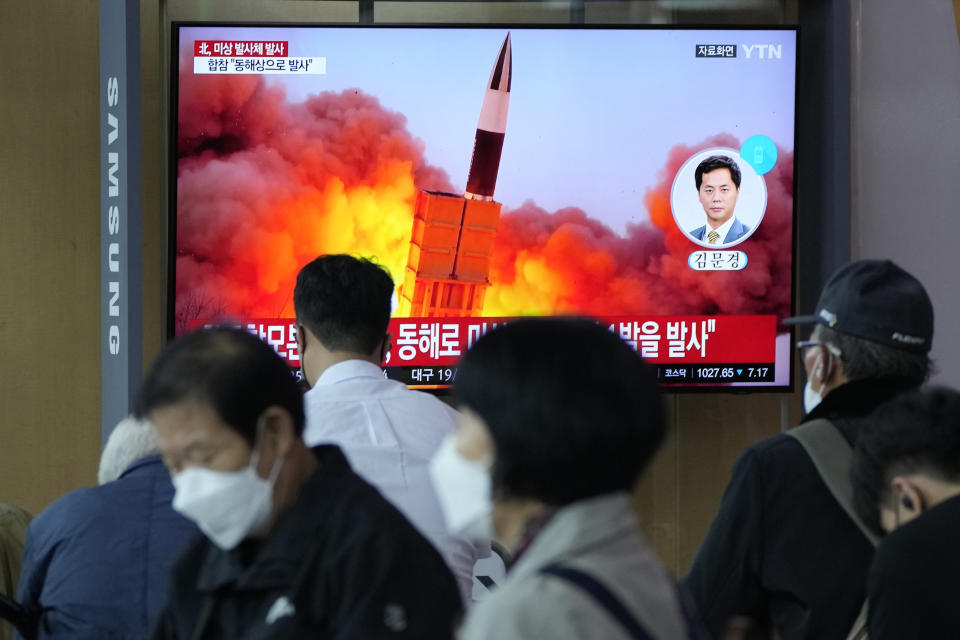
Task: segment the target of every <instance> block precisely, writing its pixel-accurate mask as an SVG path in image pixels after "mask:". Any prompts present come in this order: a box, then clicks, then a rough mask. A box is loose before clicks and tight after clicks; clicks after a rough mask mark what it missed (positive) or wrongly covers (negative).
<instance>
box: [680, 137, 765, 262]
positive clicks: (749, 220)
mask: <svg viewBox="0 0 960 640" xmlns="http://www.w3.org/2000/svg"><path fill="white" fill-rule="evenodd" d="M670 208H671V209H672V211H673V220H674V222H676V224H677V227H678V228H679V229H680V230H681V231H683V233H684V235H685V236H687V238H689V239H690V240H691V241H692V242H695V243H696V244H698V245H700V246H701V247H707V248H708V249H726V248H729V247H733V246H736V245H738V244H740V243H741V242H743V241H744V240H746V239H747V238H749V237H750V236H751V235H752V234H753V232H754V231H756V230H757V227H758V226H760V221H761V220H763V214H764V212H765V211H766V209H767V183H766V182H765V181H764V179H763V176H760V175H758V174H757V172H756V170H755V169H754V168H753V167H752V166H751V165H750V163H748V162H746V161H745V160H744V159H743V158H741V157H740V153H739V152H737V151H735V150H734V149H728V148H726V147H713V148H710V149H704V150H703V151H698V152H697V153H695V154H693V155H692V156H690V157H689V158H688V159H687V161H686V162H684V163H683V166H681V167H680V170H679V171H677V175H676V176H674V178H673V186H672V187H671V189H670Z"/></svg>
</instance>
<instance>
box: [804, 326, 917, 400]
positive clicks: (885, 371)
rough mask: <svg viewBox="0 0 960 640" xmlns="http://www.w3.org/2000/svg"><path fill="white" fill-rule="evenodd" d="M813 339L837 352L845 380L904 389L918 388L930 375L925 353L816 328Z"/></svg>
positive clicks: (825, 328)
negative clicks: (889, 383) (888, 382)
mask: <svg viewBox="0 0 960 640" xmlns="http://www.w3.org/2000/svg"><path fill="white" fill-rule="evenodd" d="M813 335H814V336H815V337H816V339H817V340H818V341H819V342H829V343H830V344H832V345H833V346H835V347H837V348H838V349H839V350H840V360H841V361H842V362H843V373H844V375H846V377H847V379H848V380H851V381H853V380H881V379H882V380H897V381H900V382H902V383H903V384H904V386H914V387H917V386H920V385H921V384H923V383H924V382H926V380H927V378H929V377H930V374H931V372H932V371H933V362H932V361H931V360H930V356H928V355H927V354H926V353H915V352H913V351H906V350H904V349H897V348H894V347H891V346H888V345H885V344H880V343H879V342H871V341H870V340H865V339H863V338H858V337H856V336H851V335H848V334H845V333H839V332H837V331H834V330H833V329H830V328H829V327H826V326H824V325H822V324H818V325H817V326H816V329H815V330H814V332H813Z"/></svg>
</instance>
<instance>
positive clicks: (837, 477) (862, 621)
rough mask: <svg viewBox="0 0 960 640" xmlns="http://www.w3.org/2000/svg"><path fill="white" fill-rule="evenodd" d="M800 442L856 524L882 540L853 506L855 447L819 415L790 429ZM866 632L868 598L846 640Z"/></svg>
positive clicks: (870, 537) (876, 541) (874, 539)
mask: <svg viewBox="0 0 960 640" xmlns="http://www.w3.org/2000/svg"><path fill="white" fill-rule="evenodd" d="M787 435H789V436H791V437H793V438H794V439H795V440H797V441H798V442H799V443H800V446H802V447H803V449H804V450H805V451H806V452H807V455H808V456H810V460H812V461H813V466H814V467H816V468H817V473H819V474H820V478H821V479H822V480H823V482H824V484H826V485H827V488H828V489H829V490H830V493H831V495H833V497H834V499H835V500H836V501H837V502H838V503H840V506H841V507H843V510H844V511H846V513H847V515H848V516H849V517H850V519H851V520H853V522H854V524H856V525H857V528H859V529H860V531H861V532H862V533H863V535H864V536H866V538H867V540H869V541H870V544H872V545H873V546H874V547H876V546H877V545H878V544H879V543H880V537H879V536H878V535H877V534H876V532H875V531H873V529H871V528H870V527H868V526H867V525H866V523H865V522H864V521H863V520H862V519H861V518H860V514H858V513H857V510H856V509H855V508H854V506H853V485H852V484H851V482H850V468H851V467H852V466H853V448H852V447H851V446H850V443H849V442H847V439H846V438H844V437H843V434H842V433H840V430H839V429H837V427H836V425H834V424H833V423H832V422H830V421H829V420H825V419H823V418H820V419H818V420H811V421H810V422H805V423H803V424H802V425H800V426H799V427H795V428H793V429H791V430H790V431H788V432H787ZM866 634H867V602H866V601H864V603H863V606H862V607H861V608H860V612H859V614H858V615H857V619H856V620H855V621H854V622H853V626H852V627H851V628H850V631H849V633H848V634H847V640H861V639H863V638H866Z"/></svg>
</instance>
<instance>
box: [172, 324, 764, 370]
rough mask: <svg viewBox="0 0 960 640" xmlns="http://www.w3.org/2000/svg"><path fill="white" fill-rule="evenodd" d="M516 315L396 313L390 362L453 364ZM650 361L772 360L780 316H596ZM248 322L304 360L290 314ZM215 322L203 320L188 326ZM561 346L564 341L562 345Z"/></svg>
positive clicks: (291, 357) (290, 357) (290, 356)
mask: <svg viewBox="0 0 960 640" xmlns="http://www.w3.org/2000/svg"><path fill="white" fill-rule="evenodd" d="M515 319H516V318H393V319H391V320H390V326H389V329H388V331H389V332H390V334H391V336H392V340H393V348H392V349H391V350H390V353H389V354H388V355H387V358H386V360H385V361H384V365H386V366H388V367H425V366H426V367H429V366H435V367H449V366H454V365H456V364H457V362H458V361H459V359H460V358H461V356H463V354H465V353H466V352H467V350H468V349H469V348H470V346H471V345H473V343H474V342H476V340H477V339H478V338H479V337H480V336H482V335H483V334H484V333H486V332H487V331H489V330H491V329H493V328H495V327H497V326H499V325H501V324H506V323H509V322H511V321H512V320H515ZM598 322H600V323H601V324H603V325H605V326H607V327H608V328H609V329H610V331H612V332H614V333H616V334H617V335H619V336H620V337H621V338H623V339H624V340H625V341H626V342H627V344H629V345H630V346H631V347H633V348H634V349H635V350H636V351H637V352H638V353H639V354H640V355H642V356H643V357H644V358H645V359H647V360H648V361H649V362H653V363H659V364H678V365H681V364H683V365H685V364H736V363H773V362H774V361H775V360H776V353H775V351H776V344H775V343H776V330H777V320H776V316H772V315H764V316H608V317H603V318H600V319H598ZM232 324H233V326H237V327H240V328H244V329H246V330H247V331H249V332H250V333H253V334H254V335H257V336H259V337H260V338H261V339H262V340H263V341H264V342H267V343H268V344H270V345H271V346H272V347H273V348H274V349H275V350H276V351H277V353H278V354H279V355H280V356H281V357H282V358H284V359H285V360H286V361H287V363H288V364H290V365H291V366H293V367H299V366H300V354H299V353H298V352H297V338H296V324H295V323H294V320H293V319H292V318H272V319H261V318H251V319H247V320H244V321H242V322H240V323H232ZM199 326H211V323H209V322H208V321H203V320H195V321H193V322H191V323H190V328H191V329H194V328H196V327H199ZM558 346H560V347H562V345H558Z"/></svg>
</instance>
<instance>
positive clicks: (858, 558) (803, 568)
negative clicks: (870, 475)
mask: <svg viewBox="0 0 960 640" xmlns="http://www.w3.org/2000/svg"><path fill="white" fill-rule="evenodd" d="M903 390H905V387H904V386H903V385H900V384H896V383H889V382H881V381H857V382H850V383H847V384H845V385H843V386H840V387H838V388H836V389H834V390H833V391H831V392H830V393H829V394H827V396H826V397H825V398H824V399H823V402H821V403H820V405H819V406H817V407H816V408H815V409H814V411H812V412H811V413H810V415H808V416H807V420H814V419H817V418H826V419H828V420H830V421H831V422H833V424H834V425H836V426H837V427H838V428H839V429H840V431H841V433H843V435H844V437H845V438H846V439H847V441H848V442H850V444H851V446H852V445H853V443H854V442H855V441H856V437H857V433H858V431H859V429H861V428H862V427H863V425H864V424H865V421H864V420H863V418H864V417H865V416H866V415H868V414H869V413H870V412H872V411H873V409H874V408H875V407H876V406H877V405H879V404H880V403H881V402H884V401H886V400H888V399H890V398H891V397H893V396H894V395H896V394H898V393H900V392H902V391H903ZM872 557H873V547H872V545H871V544H870V542H869V541H868V540H867V538H866V537H865V536H864V535H863V533H862V532H861V531H860V530H859V529H858V528H857V526H856V525H855V524H854V523H853V521H852V520H851V519H850V517H849V516H848V515H847V514H846V512H844V510H843V508H842V507H841V506H840V505H839V503H837V501H836V500H835V499H834V498H833V496H832V495H831V494H830V490H829V489H828V488H827V486H826V485H825V484H824V483H823V481H822V480H821V479H820V475H819V474H818V473H817V470H816V469H815V468H814V466H813V462H812V461H811V460H810V457H809V456H808V455H807V453H806V452H805V451H804V450H803V448H802V447H801V446H800V444H799V442H797V441H796V440H795V439H793V438H791V437H789V436H788V435H786V434H778V435H775V436H772V437H770V438H766V439H764V440H761V441H760V442H758V443H756V444H754V445H752V446H750V447H749V448H747V449H746V451H744V452H743V454H741V456H740V458H739V459H738V460H737V462H736V464H735V465H734V468H733V472H732V474H731V478H730V483H729V484H728V485H727V489H726V491H725V492H724V494H723V499H722V501H721V503H720V509H719V512H718V513H717V516H716V518H715V519H714V521H713V524H711V525H710V529H709V530H708V531H707V535H706V537H705V538H704V540H703V542H702V544H701V545H700V549H699V550H698V551H697V555H696V557H695V558H694V561H693V566H692V567H691V568H690V571H689V573H688V574H687V576H686V577H685V578H684V582H685V584H686V586H687V588H688V589H689V590H690V593H691V595H692V596H693V599H694V601H695V602H696V603H697V606H698V608H699V610H700V614H701V615H702V616H703V619H704V622H705V623H706V624H707V627H708V628H709V629H710V630H711V631H712V632H713V633H714V634H716V635H719V633H720V631H721V630H722V629H723V627H724V624H725V623H726V621H727V620H728V619H729V618H730V617H732V616H735V615H747V616H750V617H752V618H754V619H755V620H758V621H760V622H761V623H764V622H766V623H772V624H773V625H775V626H776V627H777V628H778V629H779V631H780V634H781V636H782V637H783V639H784V640H795V639H799V638H811V639H813V638H815V639H816V640H831V639H832V638H837V639H840V640H842V639H843V638H845V637H846V635H847V633H848V632H849V631H850V627H851V626H852V625H853V622H854V620H855V619H856V617H857V614H858V613H859V611H860V608H861V606H862V605H863V601H864V598H865V596H866V576H867V568H868V566H869V564H870V560H871V558H872Z"/></svg>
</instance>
